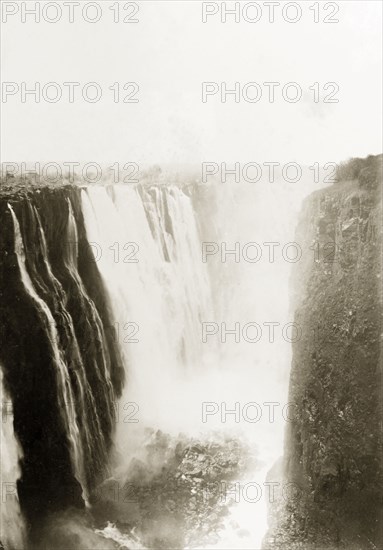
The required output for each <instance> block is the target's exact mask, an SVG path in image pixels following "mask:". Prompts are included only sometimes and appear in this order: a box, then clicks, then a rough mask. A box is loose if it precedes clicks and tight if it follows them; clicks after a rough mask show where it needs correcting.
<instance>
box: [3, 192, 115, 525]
mask: <svg viewBox="0 0 383 550" xmlns="http://www.w3.org/2000/svg"><path fill="white" fill-rule="evenodd" d="M8 204H10V205H11V207H12V208H13V211H14V213H15V215H16V217H17V219H18V222H19V226H20V232H21V237H22V241H23V247H24V252H25V264H26V268H27V271H28V274H29V277H30V280H31V281H32V284H33V287H34V290H35V292H36V294H37V295H38V296H39V298H40V299H41V300H42V301H43V302H45V304H46V305H47V306H48V308H49V310H50V312H51V314H52V317H53V319H54V324H55V326H56V327H57V340H58V342H57V348H58V349H59V350H60V356H61V360H62V362H63V363H64V364H65V365H66V369H67V371H68V373H69V385H70V387H71V393H72V395H73V400H74V409H75V421H76V423H77V424H78V426H79V434H78V442H79V443H80V446H81V452H82V453H83V462H84V463H85V464H86V468H85V470H84V478H83V480H82V482H83V487H82V488H81V486H80V484H79V481H78V476H76V473H75V471H74V467H73V458H71V452H72V451H71V446H70V443H69V431H68V426H67V425H66V423H65V416H64V414H63V400H62V399H60V395H59V391H58V388H59V386H60V375H59V372H58V369H57V357H56V358H55V355H54V351H53V345H52V332H51V331H50V329H49V326H48V324H49V323H48V321H47V319H48V318H47V315H46V314H45V313H44V311H43V308H42V307H40V305H39V303H38V302H37V301H36V300H35V299H33V298H32V297H31V295H30V294H28V292H27V290H26V288H25V284H23V281H22V279H21V274H20V267H19V265H18V261H17V256H16V253H15V224H14V221H13V220H12V215H11V211H10V209H9V206H8ZM71 216H72V217H71ZM0 219H1V234H0V251H1V257H0V297H1V307H0V334H1V349H0V363H1V365H2V367H3V372H4V384H5V386H6V388H7V390H8V392H9V395H10V397H11V398H12V401H13V411H14V429H15V433H16V435H17V437H18V439H19V441H20V444H21V448H22V451H23V455H24V456H23V459H22V461H21V479H20V480H19V482H18V492H19V497H20V504H21V508H22V510H23V512H24V514H25V516H26V519H27V520H28V521H29V523H30V524H33V525H36V524H38V523H39V522H40V520H42V519H43V518H44V517H45V516H46V514H47V513H51V512H54V511H59V510H61V509H65V508H67V507H68V506H73V507H77V508H82V507H83V506H84V491H83V490H84V489H85V491H87V492H88V493H89V492H90V491H91V490H92V488H93V487H94V486H95V485H96V484H97V483H98V482H99V480H100V479H101V478H103V477H104V476H105V470H106V469H107V467H108V454H109V451H110V448H111V445H112V434H113V428H114V423H115V420H114V399H117V397H118V396H119V395H120V393H121V388H122V384H123V366H122V361H121V358H120V355H119V351H118V349H117V346H116V343H115V341H114V339H113V331H112V324H113V320H112V318H111V315H110V309H109V306H108V302H107V298H106V294H105V291H104V288H103V283H102V280H101V278H100V275H99V272H98V269H97V265H96V263H95V262H94V260H92V256H91V253H90V250H89V245H88V243H87V240H86V235H85V228H84V221H83V217H82V213H81V202H80V189H79V188H76V187H74V186H63V187H59V188H48V187H45V188H42V189H34V190H31V189H29V190H28V189H18V190H17V191H15V192H10V191H8V192H6V193H5V192H1V193H0ZM74 228H76V232H77V235H76V232H75V230H74ZM75 241H76V242H75ZM72 454H73V452H72Z"/></svg>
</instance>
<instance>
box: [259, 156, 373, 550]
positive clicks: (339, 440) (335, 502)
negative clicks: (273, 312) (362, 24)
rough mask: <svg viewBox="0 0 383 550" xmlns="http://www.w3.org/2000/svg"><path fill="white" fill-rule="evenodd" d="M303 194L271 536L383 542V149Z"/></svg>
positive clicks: (349, 544)
mask: <svg viewBox="0 0 383 550" xmlns="http://www.w3.org/2000/svg"><path fill="white" fill-rule="evenodd" d="M357 160H358V162H359V163H360V164H361V166H358V170H357V177H356V179H353V180H352V181H339V182H338V183H336V184H334V185H333V186H331V187H329V188H326V189H323V190H320V191H318V192H316V193H314V194H313V195H311V196H310V197H309V198H308V199H307V200H306V201H305V203H304V206H303V211H302V215H301V219H300V221H299V225H298V228H297V234H296V241H297V242H299V243H300V244H301V246H302V248H303V249H304V250H308V249H310V247H311V251H312V254H311V255H306V257H305V259H304V260H303V261H301V262H298V263H297V264H296V268H295V272H294V273H293V277H292V286H293V296H294V299H293V300H294V301H293V306H294V308H295V321H296V322H297V323H298V324H299V325H300V326H302V327H304V330H303V331H302V336H301V338H300V339H299V341H297V342H296V343H295V344H294V345H293V361H292V370H291V379H290V395H289V401H290V402H292V404H293V406H292V407H291V408H290V411H294V413H292V412H291V416H292V422H290V423H288V428H287V431H286V441H285V456H284V460H283V464H282V467H281V469H280V471H279V473H278V472H275V471H274V477H275V476H276V475H277V476H279V478H280V480H282V482H283V483H289V482H292V483H293V484H294V485H293V486H292V488H293V490H290V491H285V495H284V497H283V498H282V497H280V498H279V499H278V500H277V501H276V502H275V503H274V504H273V505H271V507H270V520H271V527H270V532H269V535H268V539H267V542H265V546H267V547H272V548H281V549H282V548H283V549H287V548H289V549H290V548H293V549H294V548H305V549H306V548H310V549H319V548H331V549H335V548H348V549H350V548H352V549H375V548H382V547H383V541H382V531H381V527H382V523H381V509H382V508H381V498H382V435H381V428H382V408H381V407H382V384H381V333H382V324H381V321H382V315H381V313H382V309H381V298H382V292H381V284H382V280H381V244H382V240H381V157H369V158H368V159H365V160H364V161H360V159H357Z"/></svg>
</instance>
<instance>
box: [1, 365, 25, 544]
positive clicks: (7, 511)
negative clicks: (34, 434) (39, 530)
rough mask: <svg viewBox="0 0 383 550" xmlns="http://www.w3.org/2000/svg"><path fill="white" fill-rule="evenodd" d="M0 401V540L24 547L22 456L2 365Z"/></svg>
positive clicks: (3, 542)
mask: <svg viewBox="0 0 383 550" xmlns="http://www.w3.org/2000/svg"><path fill="white" fill-rule="evenodd" d="M0 390H1V391H0V401H1V407H2V411H1V412H2V418H1V435H0V437H1V439H0V441H1V454H0V458H1V461H0V481H1V508H0V510H1V512H0V517H1V519H0V521H1V526H0V533H1V535H0V541H1V542H2V544H3V546H4V548H6V549H8V550H20V549H21V548H24V545H25V540H26V529H25V524H24V520H23V517H22V514H21V511H20V504H19V498H18V494H17V480H18V479H19V477H20V468H19V460H20V458H21V449H20V445H19V443H18V441H17V439H16V437H15V433H14V430H13V414H12V401H11V400H10V398H9V396H8V394H7V392H6V390H5V388H4V385H3V373H2V367H1V366H0Z"/></svg>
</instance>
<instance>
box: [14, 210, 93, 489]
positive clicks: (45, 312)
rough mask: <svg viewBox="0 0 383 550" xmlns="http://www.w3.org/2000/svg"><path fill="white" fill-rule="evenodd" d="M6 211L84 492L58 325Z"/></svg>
mask: <svg viewBox="0 0 383 550" xmlns="http://www.w3.org/2000/svg"><path fill="white" fill-rule="evenodd" d="M9 209H10V211H11V214H12V218H13V223H14V228H15V252H16V256H17V262H18V265H19V269H20V276H21V280H22V282H23V284H24V287H25V290H26V291H27V293H28V294H29V296H30V297H31V299H32V300H33V301H34V302H35V304H36V307H37V308H38V310H39V312H40V315H41V317H42V322H43V324H44V326H45V329H46V331H47V335H48V337H49V342H50V345H51V351H52V355H53V360H54V364H55V366H56V372H57V382H58V391H57V395H58V398H59V400H60V408H61V410H62V414H63V420H64V423H65V426H66V429H67V434H68V437H69V439H70V443H71V454H72V461H73V467H74V470H75V472H76V477H77V479H78V481H80V483H81V486H82V487H83V489H84V488H85V487H86V484H85V465H84V454H83V448H82V444H81V440H80V430H79V426H78V419H77V417H76V412H75V399H74V396H73V392H72V386H71V382H70V378H69V372H68V366H67V365H66V363H65V361H64V359H63V356H62V351H61V350H60V347H59V341H60V340H59V334H58V331H57V326H56V322H55V320H54V317H53V315H52V313H51V311H50V309H49V307H48V306H47V304H46V303H45V302H44V300H42V298H40V296H39V295H38V294H37V292H36V289H35V287H34V285H33V283H32V280H31V278H30V276H29V273H28V270H27V268H26V259H25V252H24V244H23V240H22V237H21V232H20V225H19V222H18V220H17V218H16V215H15V213H14V211H13V208H12V206H11V205H9ZM43 243H44V241H43ZM44 263H45V265H46V267H47V270H48V273H49V276H51V277H53V275H52V274H51V270H50V268H49V266H48V262H47V259H46V257H45V258H44ZM85 497H86V495H85Z"/></svg>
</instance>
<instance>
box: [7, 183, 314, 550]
mask: <svg viewBox="0 0 383 550" xmlns="http://www.w3.org/2000/svg"><path fill="white" fill-rule="evenodd" d="M304 194H305V193H304V190H303V189H302V188H299V187H298V186H297V187H296V189H294V190H291V189H290V190H287V189H285V188H283V189H281V188H280V187H278V186H277V185H276V186H275V187H270V186H263V187H262V186H258V187H253V186H248V185H243V184H238V185H236V186H222V185H216V184H212V185H209V186H203V185H197V186H194V187H190V186H184V187H181V186H176V185H166V186H164V185H154V184H153V185H150V186H140V185H138V186H136V187H128V186H126V185H106V186H97V185H94V186H88V187H83V188H82V189H78V188H77V189H76V191H73V190H71V191H70V192H64V193H62V194H60V195H58V196H57V197H56V198H53V195H51V194H50V192H49V191H47V192H46V193H45V194H43V195H42V196H41V197H38V198H37V197H33V198H30V197H28V199H27V200H25V201H24V202H23V203H22V205H21V206H20V205H17V207H16V206H15V207H14V206H13V205H11V204H8V206H7V215H8V218H9V221H10V223H8V218H6V221H7V224H6V239H8V240H6V246H7V247H9V246H10V247H11V249H10V255H9V261H8V262H5V263H4V264H3V266H2V275H3V277H4V279H6V278H8V280H11V281H12V283H13V284H14V292H15V296H17V298H16V300H17V301H18V302H19V303H20V307H19V309H17V311H16V314H17V316H16V321H15V326H13V324H11V325H10V327H9V328H8V327H7V325H6V323H5V322H4V319H3V321H2V326H3V327H6V330H8V331H9V332H8V333H7V334H8V338H7V339H6V340H5V347H4V349H3V351H2V361H3V362H4V366H5V370H4V372H5V373H6V374H5V380H6V381H7V387H8V378H9V379H10V387H11V389H12V391H11V396H12V398H13V397H14V395H18V394H20V392H21V393H23V392H24V390H25V399H26V400H27V402H28V403H29V402H30V401H28V400H31V399H32V401H31V402H30V406H31V411H32V412H31V414H29V412H28V411H27V409H25V410H24V409H23V407H22V406H21V403H22V400H21V401H20V399H19V400H18V402H17V405H18V406H19V408H18V410H17V419H18V420H17V426H18V430H19V432H20V443H21V445H22V449H23V455H24V456H23V458H22V459H21V461H20V472H21V476H20V486H21V487H22V491H20V503H21V505H22V510H23V512H25V513H26V514H27V516H28V519H29V520H30V521H31V522H32V524H33V522H34V507H35V501H36V500H37V501H38V506H36V508H37V509H38V514H37V516H38V517H40V516H41V517H43V518H44V517H45V516H46V515H49V514H50V513H51V511H55V510H58V511H60V512H62V511H63V510H64V511H65V510H67V509H68V508H69V507H73V506H74V507H80V508H81V505H83V504H84V503H85V505H87V506H88V507H89V511H90V512H92V510H93V508H94V503H95V493H94V491H95V490H96V488H98V487H99V486H101V485H102V484H103V483H106V482H108V481H110V480H113V479H114V477H117V478H118V479H120V478H121V479H123V478H124V475H125V474H124V473H125V472H126V471H127V468H128V467H129V464H130V463H131V462H132V460H133V459H137V460H141V461H145V460H146V459H147V457H146V454H145V453H146V451H145V450H144V449H145V445H146V444H147V441H148V440H147V437H148V435H147V434H148V433H153V430H154V431H156V430H161V432H163V433H165V434H169V435H170V437H172V438H173V439H174V440H177V437H179V434H180V432H183V433H184V434H187V437H190V438H195V439H196V440H199V438H201V437H202V438H205V439H204V440H205V441H206V440H209V438H212V439H211V440H213V439H214V438H216V437H218V439H219V438H220V437H221V436H222V437H223V438H225V437H229V438H235V439H237V440H239V439H241V440H242V442H243V443H244V444H245V445H247V446H249V448H251V449H252V452H253V453H254V456H256V464H255V466H253V467H252V470H251V471H247V472H246V473H245V472H243V473H241V474H240V477H239V478H238V479H237V480H236V482H237V484H238V486H239V487H240V490H242V488H243V487H244V486H246V484H248V483H251V484H254V483H256V484H258V485H259V486H260V487H261V489H263V490H265V486H264V483H265V482H266V479H267V475H268V472H269V470H270V468H271V467H272V466H273V465H274V464H275V462H276V461H277V460H278V459H279V457H280V456H281V454H282V444H283V433H284V429H285V419H284V418H283V417H282V414H281V410H282V408H283V405H284V404H285V403H286V401H287V384H288V372H289V364H290V360H291V343H290V342H289V341H287V340H286V338H283V337H282V335H281V330H282V327H284V326H285V325H286V324H288V323H289V322H291V312H290V311H289V304H288V299H287V296H288V281H289V273H290V269H291V266H292V263H291V262H290V261H288V260H286V256H283V255H282V253H281V251H282V249H284V246H285V245H286V244H287V243H289V242H291V241H293V230H294V218H295V216H296V212H297V210H298V209H299V205H300V202H301V197H302V196H303V195H304ZM51 201H53V202H51ZM52 205H53V208H51V206H52ZM0 206H1V205H0ZM56 218H57V220H56ZM9 243H10V244H9ZM206 243H210V245H213V249H214V253H211V254H210V255H208V257H206V258H205V259H203V251H204V250H205V248H204V247H205V245H206ZM249 243H250V246H251V254H250V256H252V254H253V253H254V251H255V249H256V248H257V247H258V249H260V250H261V252H262V253H261V255H260V258H259V261H258V260H257V261H248V257H246V256H245V255H244V250H247V248H246V247H247V246H248V245H249ZM254 243H255V244H254ZM267 243H268V244H270V243H273V246H274V245H275V247H274V248H272V250H273V259H272V260H270V248H268V247H267V246H266V245H267ZM210 250H211V249H210ZM224 251H226V255H225V252H224ZM274 256H275V257H274ZM246 258H247V259H246ZM12 277H13V278H12ZM12 308H13V302H12V303H9V304H7V307H6V309H5V317H6V315H7V311H8V312H9V315H11V316H12V315H13V310H12ZM19 310H20V311H19ZM24 313H25V315H24ZM3 317H4V315H3ZM206 323H210V324H211V325H214V326H215V327H216V328H217V331H216V332H215V333H214V334H213V335H210V336H209V337H208V338H207V339H205V340H204V338H203V326H204V324H206ZM249 323H250V324H257V325H258V326H259V327H261V329H262V334H261V337H260V338H259V339H258V340H257V341H256V342H253V343H250V342H249V340H248V339H246V338H243V337H242V332H241V331H242V328H243V327H244V326H246V325H247V324H249ZM270 323H272V324H274V325H275V327H276V328H275V337H273V340H272V341H270V338H269V331H268V329H267V328H266V327H267V325H270ZM36 324H37V327H36V329H33V330H36V337H35V338H33V334H34V333H33V332H32V333H31V334H30V335H29V332H28V330H27V329H29V325H31V326H35V325H36ZM222 325H226V327H227V329H228V335H227V338H225V339H224V340H223V339H222V333H221V330H222ZM236 326H239V327H240V328H239V333H238V334H239V335H240V338H239V340H238V341H237V336H234V333H236V329H235V330H233V329H234V327H236ZM20 330H21V331H22V332H23V334H25V338H24V337H23V339H22V340H21V341H20V342H19V338H18V334H19V331H20ZM252 335H253V333H252ZM14 341H16V342H17V345H16V346H15V345H14V344H13V342H14ZM35 345H36V349H34V346H35ZM41 357H43V359H41ZM30 372H33V373H34V376H36V378H37V386H35V387H33V386H32V387H30V386H29V385H28V384H29V382H28V373H30ZM17 373H20V374H19V375H18V374H17ZM45 379H47V381H46V380H45ZM21 380H22V381H23V382H24V380H25V381H26V382H25V384H23V383H22V382H21ZM124 380H125V383H124ZM45 384H46V385H45ZM44 388H46V390H45V393H44ZM36 391H37V394H36V395H35V392H36ZM38 392H40V393H38ZM23 395H24V394H23ZM36 399H37V401H35V400H36ZM36 403H38V404H40V403H42V405H43V408H42V409H41V411H40V409H38V408H37V409H36ZM206 403H210V404H211V403H212V404H215V405H216V406H217V407H218V408H220V409H221V410H220V412H219V413H217V414H213V415H211V417H209V419H208V421H206V420H203V417H202V410H203V406H204V405H205V404H206ZM249 403H250V404H254V403H255V404H256V405H257V406H258V407H260V408H261V409H262V414H261V417H260V418H259V421H258V420H257V421H256V422H252V421H250V422H249V421H247V420H246V418H245V420H244V415H243V409H244V407H247V406H248V405H249ZM265 403H274V404H276V413H275V419H274V420H273V421H270V419H269V418H267V411H266V409H265ZM237 406H238V410H237ZM252 406H253V405H252ZM223 407H224V408H226V409H228V410H229V411H233V409H234V410H235V414H234V416H233V413H231V415H230V414H229V416H228V418H227V419H224V420H222V415H221V412H222V408H223ZM47 410H49V411H50V414H51V418H50V422H52V423H51V425H48V426H47V427H46V432H45V433H47V434H50V435H52V434H53V437H54V440H53V442H52V443H51V441H50V439H49V437H48V438H47V437H44V436H43V439H42V447H41V448H40V447H35V446H34V443H33V435H32V437H31V436H30V435H29V431H31V433H32V434H33V433H36V437H41V432H40V430H41V428H40V424H41V422H42V421H43V422H44V418H45V416H44V414H46V412H45V411H47ZM217 410H218V409H217ZM36 411H37V412H36ZM237 416H238V418H237ZM15 418H16V416H15ZM26 423H29V424H28V430H29V431H28V430H24V431H23V427H24V425H25V424H26ZM15 425H16V424H15ZM217 434H218V435H217ZM220 434H221V435H220ZM16 435H19V434H18V433H17V432H16ZM8 439H9V437H8ZM52 451H53V452H55V453H56V454H55V460H56V461H58V463H60V464H61V467H60V469H59V470H57V471H58V475H60V476H61V477H60V479H59V480H57V481H56V479H55V478H56V475H57V474H56V470H55V469H53V468H49V467H48V468H47V469H46V471H44V472H43V474H44V475H43V477H42V480H41V481H40V486H38V487H37V490H36V489H32V488H31V487H32V485H31V484H32V483H33V480H34V478H35V477H36V467H37V466H36V465H37V464H41V461H44V460H45V458H46V456H48V454H50V453H51V452H52ZM26 461H27V462H28V461H29V462H28V465H29V466H28V468H27V467H26V464H27V462H26ZM157 466H158V468H159V470H160V469H161V467H162V464H161V463H160V461H159V463H158V464H157ZM157 466H156V467H157ZM34 468H35V469H34ZM44 476H45V478H44ZM119 476H120V477H119ZM66 483H69V487H70V489H68V491H67V492H65V491H64V492H63V490H62V486H63V484H66ZM42 487H44V490H45V491H46V493H43V495H42V496H41V497H40V496H39V492H40V491H41V488H42ZM73 491H74V493H75V496H73ZM78 492H79V493H80V498H77V497H76V495H77V496H78ZM30 495H31V496H30ZM81 497H82V498H81ZM39 498H40V499H41V500H40V501H39ZM46 503H48V504H46ZM50 503H53V506H51V504H50ZM12 514H13V515H14V516H15V518H16V517H19V516H18V514H19V512H18V511H17V510H16V511H12ZM63 524H64V525H65V519H64V520H63ZM75 524H76V520H71V522H69V521H68V523H67V525H68V530H70V529H71V528H72V527H73V529H77V527H75ZM60 525H61V523H60ZM69 525H71V526H72V527H71V528H70V527H69ZM266 529H267V495H266V494H265V493H264V494H263V495H262V496H261V498H260V500H259V501H257V502H256V503H254V502H248V501H246V500H244V499H241V500H240V502H237V503H236V504H234V505H233V506H232V507H231V509H230V515H229V516H228V518H227V521H226V523H225V527H224V528H222V529H221V531H220V533H219V536H218V539H217V542H216V543H213V542H212V543H211V544H205V545H204V548H209V549H210V548H211V549H213V548H220V549H224V548H229V549H231V548H254V547H257V548H260V547H261V544H262V539H263V537H264V535H265V532H266ZM78 531H79V532H81V533H82V532H83V530H82V526H81V527H80V526H78ZM243 532H245V533H246V534H245V535H243ZM85 533H86V534H85V535H84V536H85V538H84V544H87V542H86V541H90V540H91V539H90V538H89V537H91V536H92V537H95V536H96V537H99V536H102V537H104V538H105V540H107V539H108V540H109V539H111V540H112V541H114V542H117V543H121V541H124V540H125V541H126V544H127V545H128V546H129V545H133V546H135V547H137V548H140V547H142V546H144V544H141V540H139V539H137V538H136V537H135V536H134V534H132V533H127V532H120V531H119V529H118V528H117V527H116V525H113V524H109V525H108V526H107V527H106V528H104V529H92V528H89V526H88V527H86V528H85ZM55 536H56V535H55ZM57 536H58V537H59V535H57ZM93 540H94V539H92V541H93ZM93 543H94V544H96V542H92V544H93ZM50 544H52V543H50ZM89 544H90V542H89ZM106 544H107V543H106ZM185 544H186V543H185ZM186 546H187V544H186ZM191 546H192V547H196V545H195V544H194V546H193V544H192V541H191Z"/></svg>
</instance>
